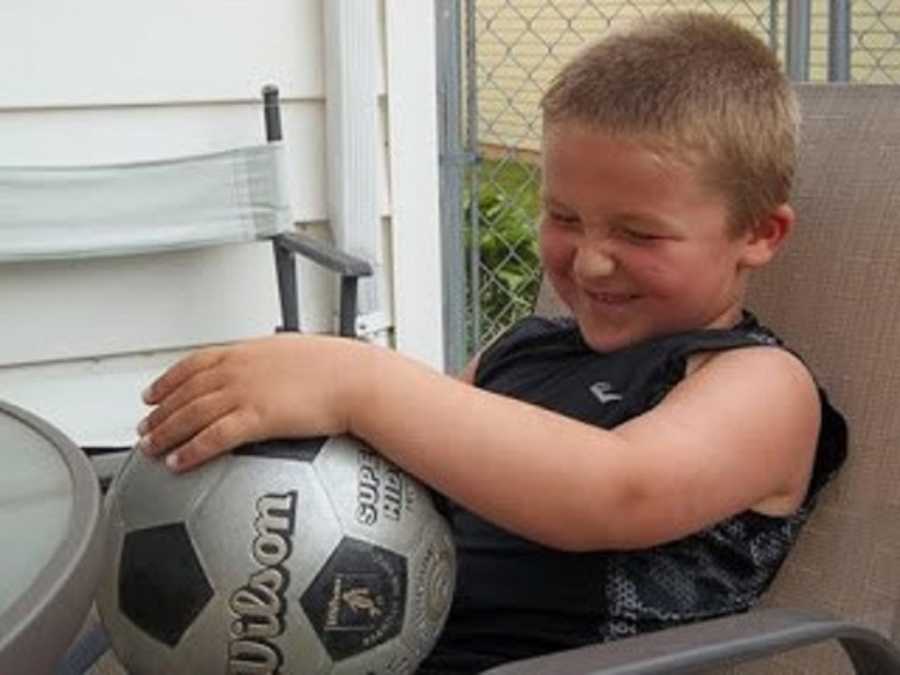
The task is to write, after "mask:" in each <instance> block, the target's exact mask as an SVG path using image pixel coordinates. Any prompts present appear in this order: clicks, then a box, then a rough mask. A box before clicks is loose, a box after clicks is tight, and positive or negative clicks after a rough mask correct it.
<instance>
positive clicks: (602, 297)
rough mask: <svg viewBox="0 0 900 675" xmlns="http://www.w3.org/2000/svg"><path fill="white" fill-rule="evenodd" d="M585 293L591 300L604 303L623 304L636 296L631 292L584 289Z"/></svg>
mask: <svg viewBox="0 0 900 675" xmlns="http://www.w3.org/2000/svg"><path fill="white" fill-rule="evenodd" d="M586 294H587V296H588V297H589V298H590V299H591V300H592V301H594V302H599V303H602V304H604V305H624V304H626V303H628V302H631V301H632V300H636V299H637V298H638V296H637V295H634V294H633V293H594V292H591V291H586Z"/></svg>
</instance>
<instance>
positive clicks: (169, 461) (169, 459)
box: [166, 452, 181, 470]
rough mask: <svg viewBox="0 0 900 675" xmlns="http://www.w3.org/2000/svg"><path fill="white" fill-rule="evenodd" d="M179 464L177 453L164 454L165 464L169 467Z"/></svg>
mask: <svg viewBox="0 0 900 675" xmlns="http://www.w3.org/2000/svg"><path fill="white" fill-rule="evenodd" d="M179 464H181V460H180V459H179V458H178V455H177V454H176V453H174V452H170V453H169V454H168V455H167V456H166V466H167V467H169V468H170V469H172V470H174V469H177V468H178V465H179Z"/></svg>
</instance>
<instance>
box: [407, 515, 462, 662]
mask: <svg viewBox="0 0 900 675" xmlns="http://www.w3.org/2000/svg"><path fill="white" fill-rule="evenodd" d="M408 560H409V575H410V593H409V596H408V598H407V608H406V625H405V626H404V629H403V633H402V634H401V638H402V639H403V640H404V642H406V644H407V645H408V646H409V648H410V651H411V652H412V654H413V655H414V656H415V657H416V659H417V660H418V661H422V660H424V659H425V657H426V656H428V654H429V653H430V652H431V650H432V649H433V648H434V645H435V643H436V642H437V640H438V637H439V636H440V634H441V631H442V630H443V628H444V623H445V622H446V620H447V615H448V613H449V612H450V605H451V603H452V602H453V592H454V590H455V588H456V548H455V546H454V543H453V536H452V533H451V532H450V528H449V527H448V525H447V523H446V521H445V520H444V519H443V518H437V519H435V520H434V521H433V522H432V524H431V527H430V528H428V530H427V531H426V532H425V534H424V535H423V537H422V541H421V543H420V544H419V546H418V548H417V549H416V550H415V552H414V553H413V554H412V555H410V556H409V558H408Z"/></svg>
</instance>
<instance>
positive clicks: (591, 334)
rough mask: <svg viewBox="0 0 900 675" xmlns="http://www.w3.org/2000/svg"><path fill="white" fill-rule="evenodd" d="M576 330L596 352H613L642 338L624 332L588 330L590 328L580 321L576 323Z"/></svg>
mask: <svg viewBox="0 0 900 675" xmlns="http://www.w3.org/2000/svg"><path fill="white" fill-rule="evenodd" d="M578 330H579V332H580V333H581V339H582V340H584V342H585V343H586V344H587V346H588V347H590V348H591V349H593V350H594V351H596V352H614V351H616V350H617V349H622V348H623V347H628V346H629V345H632V344H634V343H635V342H639V341H640V340H641V339H642V338H641V337H640V336H636V335H632V334H630V333H626V332H617V331H610V330H590V328H585V327H584V326H583V325H582V324H580V323H579V324H578Z"/></svg>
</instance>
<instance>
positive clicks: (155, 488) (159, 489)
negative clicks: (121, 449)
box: [107, 450, 225, 529]
mask: <svg viewBox="0 0 900 675" xmlns="http://www.w3.org/2000/svg"><path fill="white" fill-rule="evenodd" d="M224 470H225V466H224V462H207V463H206V464H204V465H203V466H201V467H198V468H196V469H194V470H192V471H188V472H187V473H181V474H174V473H172V472H171V471H170V470H169V469H167V468H166V466H165V464H164V463H163V462H162V461H160V460H158V459H153V458H151V457H147V456H146V455H144V453H142V452H140V451H139V450H133V451H132V453H131V455H130V457H129V459H128V460H127V464H126V465H125V466H123V467H122V470H121V471H120V473H119V474H118V475H117V476H116V479H115V480H114V481H113V483H112V486H111V488H110V493H109V495H108V497H107V499H110V500H118V501H119V502H120V504H121V508H122V516H123V518H124V519H125V522H126V523H127V525H128V528H129V529H135V528H143V527H153V526H155V525H160V524H163V523H170V522H175V521H180V520H184V518H185V516H186V515H187V514H188V513H190V511H191V509H192V507H193V504H194V503H195V502H196V501H197V500H198V499H200V498H202V496H203V494H204V493H205V492H206V491H207V490H209V489H210V488H211V487H213V486H214V485H215V483H216V481H217V480H218V479H219V477H220V476H221V475H222V473H223V472H224Z"/></svg>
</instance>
